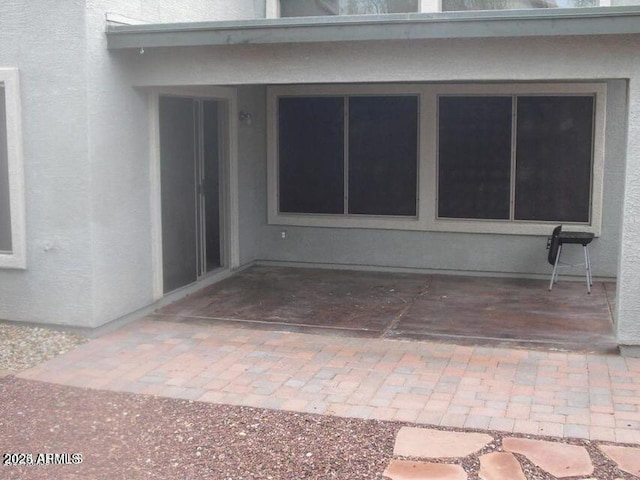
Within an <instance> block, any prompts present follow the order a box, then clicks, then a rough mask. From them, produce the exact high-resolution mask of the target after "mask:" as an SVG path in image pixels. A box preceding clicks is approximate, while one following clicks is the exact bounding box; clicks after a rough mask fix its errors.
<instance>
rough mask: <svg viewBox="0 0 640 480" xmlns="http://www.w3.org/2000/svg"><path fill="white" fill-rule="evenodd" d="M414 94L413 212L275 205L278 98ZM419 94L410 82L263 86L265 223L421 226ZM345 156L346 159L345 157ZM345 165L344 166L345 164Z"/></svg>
mask: <svg viewBox="0 0 640 480" xmlns="http://www.w3.org/2000/svg"><path fill="white" fill-rule="evenodd" d="M394 95H406V96H415V97H416V98H417V102H418V118H417V120H418V126H417V127H418V135H417V137H418V145H417V156H416V168H417V176H416V215H415V216H391V215H362V214H348V213H343V214H320V213H315V214H313V213H284V212H280V205H279V203H280V202H279V177H280V175H279V159H278V99H279V98H281V97H294V96H306V97H314V96H394ZM422 111H423V109H422V95H421V93H420V88H419V87H417V86H411V85H296V86H273V87H267V118H268V121H267V151H268V154H267V185H268V188H267V190H268V202H267V203H268V223H269V224H274V225H298V226H307V227H345V228H375V229H391V230H424V227H425V225H424V222H423V221H422V220H421V215H420V212H421V210H422V209H423V208H424V205H422V203H423V197H422V196H421V195H420V185H422V184H423V182H424V179H423V178H422V175H423V173H422V172H423V170H424V169H423V168H422V166H421V161H422V155H421V153H420V148H421V147H420V146H421V144H422V142H423V138H422V135H423V132H424V128H423V127H422V125H421V124H422V121H423V120H422V119H423V118H424V116H423V115H422V113H421V112H422ZM345 160H346V159H345ZM345 168H346V167H345Z"/></svg>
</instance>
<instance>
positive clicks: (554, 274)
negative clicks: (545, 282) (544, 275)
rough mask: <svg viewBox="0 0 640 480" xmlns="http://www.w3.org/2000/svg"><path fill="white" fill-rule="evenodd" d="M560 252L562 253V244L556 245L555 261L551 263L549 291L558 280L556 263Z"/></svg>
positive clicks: (558, 261) (558, 260)
mask: <svg viewBox="0 0 640 480" xmlns="http://www.w3.org/2000/svg"><path fill="white" fill-rule="evenodd" d="M560 253H562V245H560V246H559V247H558V254H557V255H556V261H555V263H554V264H553V272H552V273H551V282H550V283H549V291H551V289H552V288H553V284H554V283H555V282H557V281H558V264H559V263H560Z"/></svg>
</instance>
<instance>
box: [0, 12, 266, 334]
mask: <svg viewBox="0 0 640 480" xmlns="http://www.w3.org/2000/svg"><path fill="white" fill-rule="evenodd" d="M106 12H115V13H119V14H121V15H125V16H128V17H130V18H135V19H139V20H146V21H148V22H184V21H205V20H231V19H245V18H256V17H261V16H264V1H263V0H238V1H234V2H228V1H225V0H182V1H176V0H164V1H160V0H138V1H135V0H134V1H124V0H104V1H103V0H69V1H65V2H35V1H29V0H10V1H6V2H0V67H17V68H19V71H20V77H21V104H22V114H23V119H22V127H23V143H24V170H25V184H26V219H27V225H26V231H27V233H26V240H27V269H26V270H18V269H4V268H0V319H6V320H13V321H23V322H36V323H50V324H60V325H76V326H87V327H95V326H98V325H101V324H104V323H105V322H108V321H111V320H114V319H117V318H118V317H120V316H122V315H126V314H128V313H130V312H132V311H134V310H136V309H138V308H140V307H143V306H145V305H148V304H150V303H151V302H152V301H153V297H152V285H151V284H152V271H151V269H152V265H151V259H150V248H149V245H150V217H149V203H150V202H149V171H148V168H149V166H148V164H149V162H148V157H149V142H148V130H149V128H148V127H149V126H148V111H147V108H148V105H147V99H146V95H145V94H144V93H141V92H140V91H136V90H135V89H134V88H133V87H132V82H131V81H130V80H129V79H128V78H127V75H128V74H127V72H126V71H124V70H123V69H122V66H121V64H120V62H118V61H117V60H116V59H114V58H113V56H112V55H111V53H110V52H109V51H108V50H107V48H106V37H105V33H104V32H105V13H106Z"/></svg>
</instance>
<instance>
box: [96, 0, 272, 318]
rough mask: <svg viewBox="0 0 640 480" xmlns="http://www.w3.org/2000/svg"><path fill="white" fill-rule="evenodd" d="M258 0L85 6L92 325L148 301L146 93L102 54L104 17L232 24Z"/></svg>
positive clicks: (254, 11)
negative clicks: (115, 16)
mask: <svg viewBox="0 0 640 480" xmlns="http://www.w3.org/2000/svg"><path fill="white" fill-rule="evenodd" d="M261 3H263V2H261V1H259V0H241V1H234V2H228V1H225V0H213V1H211V0H183V1H175V0H164V1H158V0H138V1H135V2H123V1H121V0H92V1H90V2H88V9H87V15H86V31H87V34H86V35H87V49H88V57H89V58H90V59H91V68H90V70H89V71H88V84H87V91H88V95H87V98H88V100H87V101H88V112H89V113H88V124H89V132H90V138H89V162H90V165H91V205H92V223H91V238H92V245H93V255H92V267H93V276H94V289H93V296H92V299H93V300H92V302H93V325H96V326H97V325H101V324H103V323H105V322H108V321H110V320H113V319H115V318H118V317H120V316H122V315H126V314H128V313H130V312H132V311H135V310H136V309H138V308H141V307H144V306H146V305H148V304H150V303H152V302H153V300H154V298H153V285H152V278H153V275H152V272H153V264H152V256H151V217H152V215H151V212H150V195H151V186H150V171H149V155H150V153H149V146H150V138H149V111H148V101H147V100H148V97H147V93H146V92H144V91H141V90H139V89H138V90H136V89H135V88H133V87H132V86H131V84H132V82H131V80H130V79H129V78H128V76H129V73H128V70H127V69H126V68H125V66H124V65H123V64H122V62H120V61H119V60H118V58H117V56H114V55H112V54H111V53H109V52H108V51H107V46H106V37H105V34H104V29H105V23H104V22H105V20H104V18H105V16H104V15H105V12H114V13H118V14H121V15H125V16H127V17H132V18H137V19H141V20H144V21H148V22H185V21H205V20H232V19H243V18H250V17H255V16H258V14H259V13H260V12H262V15H264V5H262V6H261Z"/></svg>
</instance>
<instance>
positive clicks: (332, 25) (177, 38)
mask: <svg viewBox="0 0 640 480" xmlns="http://www.w3.org/2000/svg"><path fill="white" fill-rule="evenodd" d="M636 33H640V6H636V7H602V8H572V9H532V10H504V11H482V12H446V13H445V12H443V13H409V14H390V15H357V16H356V15H354V16H332V17H300V18H279V19H259V20H245V21H228V22H194V23H172V24H145V25H108V26H107V32H106V34H107V41H108V47H109V48H110V49H127V48H152V47H192V46H209V45H263V44H276V43H306V42H350V41H372V40H420V39H446V38H494V37H526V36H565V35H620V34H636Z"/></svg>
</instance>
